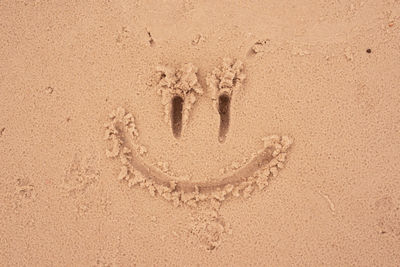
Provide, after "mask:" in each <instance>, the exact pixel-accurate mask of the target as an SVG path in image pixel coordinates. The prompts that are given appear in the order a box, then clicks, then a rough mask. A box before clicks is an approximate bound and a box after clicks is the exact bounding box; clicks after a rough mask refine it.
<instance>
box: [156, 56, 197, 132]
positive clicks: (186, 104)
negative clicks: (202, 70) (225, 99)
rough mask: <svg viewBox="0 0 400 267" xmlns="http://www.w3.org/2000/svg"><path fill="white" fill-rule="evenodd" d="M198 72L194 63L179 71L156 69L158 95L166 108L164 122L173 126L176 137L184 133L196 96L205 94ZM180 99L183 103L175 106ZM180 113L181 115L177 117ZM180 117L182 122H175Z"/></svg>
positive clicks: (167, 68)
mask: <svg viewBox="0 0 400 267" xmlns="http://www.w3.org/2000/svg"><path fill="white" fill-rule="evenodd" d="M197 71H198V68H197V67H196V66H194V65H193V64H192V63H186V64H183V65H182V67H181V68H179V69H175V68H172V67H168V66H158V67H157V69H156V78H155V79H156V82H157V93H158V94H159V95H161V103H162V105H163V106H164V113H165V114H164V120H165V122H166V123H168V124H169V125H171V127H172V131H173V133H174V136H175V137H179V136H180V134H181V132H183V131H184V129H185V127H186V125H187V123H188V120H189V114H190V110H191V109H192V107H193V104H194V103H195V102H196V95H197V94H199V95H202V94H203V89H202V88H201V86H200V84H199V82H198V79H197ZM180 99H182V103H180V104H179V105H174V100H175V101H176V103H175V104H178V102H179V100H180ZM179 112H180V113H181V114H180V116H177V114H178V113H179ZM171 113H172V117H171ZM178 117H179V118H180V121H181V122H179V123H178V122H176V121H175V120H174V119H176V118H178ZM177 126H179V127H177ZM174 127H175V128H174ZM178 130H179V131H178ZM178 132H179V134H178Z"/></svg>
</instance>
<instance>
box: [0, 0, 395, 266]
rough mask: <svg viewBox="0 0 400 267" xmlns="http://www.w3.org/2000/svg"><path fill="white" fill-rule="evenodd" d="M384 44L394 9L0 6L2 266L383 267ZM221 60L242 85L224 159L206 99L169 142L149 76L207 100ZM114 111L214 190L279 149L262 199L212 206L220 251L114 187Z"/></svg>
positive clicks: (391, 239)
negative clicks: (108, 125)
mask: <svg viewBox="0 0 400 267" xmlns="http://www.w3.org/2000/svg"><path fill="white" fill-rule="evenodd" d="M399 27H400V2H399V1H398V0H380V1H372V0H366V1H359V0H352V1H315V0H314V1H312V0H298V1H282V0H268V1H252V2H251V3H249V2H248V1H190V0H185V1H39V0H38V1H1V3H0V205H1V206H0V207H1V208H0V262H1V263H2V264H1V265H3V266H18V265H19V266H95V265H98V266H108V265H110V266H133V265H138V266H143V265H158V266H163V265H173V266H176V265H179V266H184V265H185V266H189V265H199V266H203V265H230V266H248V265H274V266H277V265H328V266H329V265H330V266H333V265H335V266H336V265H363V266H366V265H372V266H378V265H385V266H398V265H399V264H400V253H399V251H400V180H399V178H400V163H399V162H400V153H399V151H400V93H399V90H400V87H399V85H400V28H399ZM150 36H151V37H150ZM200 36H201V38H199V37H200ZM266 39H268V40H269V41H267V42H266V43H265V44H264V45H263V47H262V49H261V50H262V51H260V52H259V53H252V52H251V48H252V47H253V45H254V44H255V43H256V42H257V41H259V40H266ZM367 49H371V53H367V52H366V50H367ZM223 57H233V58H237V59H240V60H242V61H243V63H244V65H245V73H246V76H247V78H246V81H245V83H244V85H243V89H242V90H241V91H240V92H238V93H235V95H234V96H233V100H232V101H233V102H232V106H231V108H232V109H231V116H232V121H231V125H230V130H229V135H228V138H227V139H226V142H225V143H223V144H220V143H219V142H218V138H217V137H218V125H219V116H218V114H217V113H216V112H215V110H214V109H213V106H212V101H211V99H210V96H209V94H208V93H207V91H206V92H205V94H204V95H203V96H202V97H199V98H198V101H197V103H196V104H195V105H194V107H193V109H192V111H191V115H190V116H191V117H190V120H189V122H188V126H187V129H186V130H185V133H184V134H183V135H182V137H181V139H180V140H179V141H177V140H176V139H175V138H173V136H172V132H171V129H170V127H168V125H167V124H165V123H164V122H163V108H162V105H161V104H160V97H159V96H157V94H156V92H155V89H154V87H153V86H151V77H152V75H153V73H154V70H155V67H156V66H157V65H159V64H170V65H173V66H180V65H181V64H183V63H186V62H192V63H193V64H195V65H196V66H197V67H199V81H200V83H201V84H202V85H203V86H205V84H206V82H205V77H206V74H207V73H208V72H209V71H211V70H212V69H213V68H214V67H216V66H217V65H219V64H220V62H221V60H222V58H223ZM118 106H123V107H124V108H125V109H126V110H128V111H129V112H132V113H133V114H134V116H135V118H136V124H137V127H138V129H139V131H140V141H141V143H143V144H144V145H145V146H146V147H147V149H148V157H149V158H151V159H152V160H153V161H154V162H157V161H167V162H169V163H170V165H171V169H172V170H174V171H175V172H176V173H181V174H186V173H189V174H191V175H193V176H198V175H215V173H217V172H218V170H219V169H220V168H221V167H223V166H225V165H229V164H230V163H231V162H233V161H235V160H237V159H241V158H242V157H243V155H250V154H251V153H253V152H254V151H256V150H258V149H259V148H260V146H261V144H262V142H261V138H262V137H263V136H266V135H270V134H289V135H290V136H292V137H293V138H294V140H295V143H294V145H293V147H292V149H291V152H290V155H289V159H288V162H287V164H286V166H285V168H284V169H283V170H282V171H281V172H280V174H279V177H277V178H276V179H274V180H273V181H272V182H271V183H270V185H269V186H268V187H267V188H266V189H265V190H263V191H257V192H255V193H254V194H252V196H251V198H250V199H242V198H237V199H229V200H227V201H225V202H224V203H223V205H222V207H221V209H220V214H221V216H222V217H223V218H224V220H225V221H226V222H227V223H229V225H230V227H231V234H228V233H227V234H224V235H223V236H222V243H221V245H220V246H219V247H218V248H216V249H214V250H212V251H208V250H206V249H204V247H203V246H202V244H201V242H200V241H199V240H198V238H196V237H194V236H192V235H191V234H190V229H189V227H188V225H190V223H191V221H190V220H191V219H190V216H189V214H190V212H191V210H190V209H189V208H185V207H178V208H175V207H174V206H173V205H171V203H169V202H167V201H165V200H163V199H161V198H154V197H151V196H150V195H149V194H148V192H147V191H144V190H142V189H141V188H138V187H135V188H133V189H129V188H128V187H127V186H126V185H125V184H122V183H120V182H118V181H117V179H116V176H117V175H118V172H119V169H118V163H117V162H116V161H113V160H110V159H108V158H106V157H105V153H104V151H105V149H106V143H105V142H104V140H103V135H104V128H103V124H104V122H105V121H106V119H107V116H108V114H109V113H110V111H112V110H114V109H115V108H116V107H118ZM71 183H72V186H75V187H74V190H73V191H69V192H67V193H66V191H65V190H64V189H63V188H64V187H65V185H66V184H67V185H68V184H71Z"/></svg>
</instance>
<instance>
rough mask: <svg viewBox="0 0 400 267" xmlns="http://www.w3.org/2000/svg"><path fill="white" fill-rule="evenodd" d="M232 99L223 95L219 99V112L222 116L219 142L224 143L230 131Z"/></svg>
mask: <svg viewBox="0 0 400 267" xmlns="http://www.w3.org/2000/svg"><path fill="white" fill-rule="evenodd" d="M230 105H231V97H230V96H229V95H228V94H221V95H220V96H219V98H218V112H219V116H220V124H219V137H218V140H219V142H221V143H223V142H224V141H225V139H226V135H227V134H228V131H229V122H230Z"/></svg>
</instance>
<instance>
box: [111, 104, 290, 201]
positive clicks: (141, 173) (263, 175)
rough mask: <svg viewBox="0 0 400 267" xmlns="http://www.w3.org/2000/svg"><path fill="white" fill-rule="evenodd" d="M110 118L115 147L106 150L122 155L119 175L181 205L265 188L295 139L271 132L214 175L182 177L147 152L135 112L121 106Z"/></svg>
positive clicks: (112, 154) (130, 184)
mask: <svg viewBox="0 0 400 267" xmlns="http://www.w3.org/2000/svg"><path fill="white" fill-rule="evenodd" d="M110 119H111V121H110V122H109V123H107V124H106V125H105V127H106V136H105V139H106V140H109V141H110V145H112V147H111V149H107V150H106V155H107V157H110V158H119V159H120V161H121V163H122V167H121V171H120V174H119V175H118V179H119V180H122V181H126V182H127V183H128V185H129V186H130V187H132V186H134V185H139V186H140V187H144V188H147V189H148V190H149V192H150V193H151V195H153V196H155V195H156V194H159V195H160V196H162V197H164V198H165V199H167V200H171V201H173V203H174V205H177V206H179V205H180V204H182V203H185V204H188V205H197V204H196V203H197V202H201V201H212V202H213V201H218V202H220V201H223V200H224V199H225V198H226V197H227V196H229V195H232V196H235V197H238V196H240V195H243V196H244V197H245V198H247V197H249V196H250V193H251V192H252V191H253V190H254V186H258V188H259V189H260V190H262V189H263V188H265V187H266V186H267V185H268V181H269V180H270V179H271V177H276V176H277V175H278V172H279V169H282V168H283V167H284V162H285V161H286V156H287V152H288V150H289V147H290V146H291V144H292V142H293V140H292V139H291V138H290V137H288V136H278V135H272V136H268V137H266V138H263V139H262V140H263V141H264V147H263V149H260V150H258V151H257V152H255V153H253V154H252V155H251V156H250V157H249V158H245V159H243V161H242V163H237V162H234V163H232V164H231V166H230V167H229V166H228V167H225V168H222V169H221V170H220V172H219V173H218V174H217V175H216V176H214V177H199V178H193V177H192V178H191V177H188V176H183V177H179V176H176V175H175V174H173V173H171V172H170V171H169V170H168V167H167V168H164V166H163V165H159V166H160V167H162V168H159V167H157V166H156V164H154V163H152V162H150V161H149V160H148V159H147V158H146V157H145V156H144V155H145V154H146V153H147V149H146V148H145V147H143V146H142V145H141V144H140V143H139V140H138V136H139V132H138V130H137V129H136V126H135V122H134V117H133V115H132V114H130V113H126V112H125V110H124V109H123V108H118V109H117V110H116V111H114V112H112V114H110Z"/></svg>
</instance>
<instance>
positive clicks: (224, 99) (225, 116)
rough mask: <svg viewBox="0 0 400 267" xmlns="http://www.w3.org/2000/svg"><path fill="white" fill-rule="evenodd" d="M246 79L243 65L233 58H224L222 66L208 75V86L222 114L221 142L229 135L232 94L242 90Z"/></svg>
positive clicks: (216, 106)
mask: <svg viewBox="0 0 400 267" xmlns="http://www.w3.org/2000/svg"><path fill="white" fill-rule="evenodd" d="M245 78H246V75H245V74H244V73H243V63H242V62H241V61H240V60H234V59H231V58H224V59H223V62H222V65H221V66H219V67H217V68H215V69H214V70H213V71H212V72H211V73H209V74H208V75H207V86H208V88H209V89H210V91H211V99H212V100H213V102H214V106H215V108H216V110H218V112H219V114H220V128H219V141H220V142H224V141H225V138H226V135H227V134H228V130H229V121H230V103H231V97H232V94H233V92H234V91H236V90H239V89H241V87H242V83H243V81H244V79H245Z"/></svg>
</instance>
